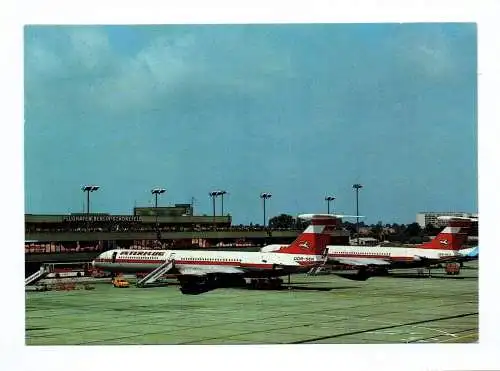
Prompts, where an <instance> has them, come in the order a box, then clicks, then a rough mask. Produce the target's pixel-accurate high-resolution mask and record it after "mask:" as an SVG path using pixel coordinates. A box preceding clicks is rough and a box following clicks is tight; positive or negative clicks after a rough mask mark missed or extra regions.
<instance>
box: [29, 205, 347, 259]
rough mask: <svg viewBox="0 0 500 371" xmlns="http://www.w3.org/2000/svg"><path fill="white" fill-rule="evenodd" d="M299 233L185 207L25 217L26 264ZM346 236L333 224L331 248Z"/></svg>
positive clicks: (219, 245)
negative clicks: (113, 251)
mask: <svg viewBox="0 0 500 371" xmlns="http://www.w3.org/2000/svg"><path fill="white" fill-rule="evenodd" d="M302 231H303V230H302V229H298V228H297V229H269V228H265V227H263V226H252V225H251V226H243V225H240V226H234V225H232V220H231V216H230V215H225V216H223V215H215V216H214V215H212V216H207V215H194V212H193V207H192V205H190V204H176V205H175V206H169V207H158V208H155V207H136V208H134V210H133V213H132V214H131V215H111V214H106V213H99V214H97V213H88V214H87V213H72V214H60V215H43V214H26V215H25V257H26V261H27V262H47V261H68V260H78V261H83V260H91V259H93V258H94V257H95V256H97V255H98V254H99V253H100V252H102V251H106V250H110V249H115V248H135V249H196V248H212V249H213V248H215V249H250V250H251V249H258V248H260V246H264V245H267V244H271V243H278V244H279V243H290V242H292V241H293V240H294V239H295V238H296V237H297V236H298V235H299V234H300V233H301V232H302ZM348 243H349V232H348V231H346V230H343V229H342V228H341V225H340V224H339V228H338V230H335V231H334V233H333V236H332V237H331V244H338V245H341V244H348Z"/></svg>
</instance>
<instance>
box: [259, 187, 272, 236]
mask: <svg viewBox="0 0 500 371" xmlns="http://www.w3.org/2000/svg"><path fill="white" fill-rule="evenodd" d="M272 196H273V195H272V194H271V193H269V192H262V193H261V194H260V198H262V205H263V209H264V228H265V227H266V224H267V223H266V200H267V199H269V198H271V197H272Z"/></svg>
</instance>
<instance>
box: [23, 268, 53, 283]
mask: <svg viewBox="0 0 500 371" xmlns="http://www.w3.org/2000/svg"><path fill="white" fill-rule="evenodd" d="M49 273H50V270H49V269H48V267H45V266H44V265H42V266H41V267H40V269H39V270H37V271H36V272H35V273H33V274H32V275H30V276H28V277H26V278H25V279H24V286H29V285H32V284H34V283H36V282H38V281H39V280H41V279H42V278H44V277H45V276H46V275H47V274H49Z"/></svg>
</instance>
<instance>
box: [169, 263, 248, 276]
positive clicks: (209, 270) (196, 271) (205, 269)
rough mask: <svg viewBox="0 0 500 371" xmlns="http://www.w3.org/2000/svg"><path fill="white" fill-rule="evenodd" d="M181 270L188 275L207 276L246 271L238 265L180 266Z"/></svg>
mask: <svg viewBox="0 0 500 371" xmlns="http://www.w3.org/2000/svg"><path fill="white" fill-rule="evenodd" d="M178 269H179V272H180V273H181V274H184V275H188V276H205V275H207V274H217V273H220V274H242V273H244V271H243V270H242V269H240V268H238V267H229V266H218V267H214V266H210V265H207V266H200V267H182V266H181V267H179V268H178Z"/></svg>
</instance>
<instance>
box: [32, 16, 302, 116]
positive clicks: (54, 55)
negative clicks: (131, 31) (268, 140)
mask: <svg viewBox="0 0 500 371" xmlns="http://www.w3.org/2000/svg"><path fill="white" fill-rule="evenodd" d="M209 31H210V30H206V32H196V33H195V32H191V33H189V32H184V33H181V32H177V33H175V32H173V33H168V34H164V35H161V36H155V37H154V38H152V39H151V40H150V41H149V42H147V43H145V44H144V45H142V47H140V48H139V49H138V50H137V51H135V52H133V53H120V52H119V51H118V50H116V48H115V47H114V45H113V43H112V42H111V40H110V37H109V34H108V33H107V32H106V29H105V28H104V27H93V26H90V27H57V28H56V30H51V32H39V30H37V29H36V28H32V29H31V30H30V32H31V33H32V34H35V35H36V34H37V33H38V32H39V35H38V37H32V38H30V39H28V40H27V45H26V75H27V90H28V89H29V90H30V94H31V95H30V96H31V98H32V99H37V100H45V99H54V98H55V99H59V100H61V101H68V100H70V101H71V102H73V104H76V103H78V102H80V103H81V104H83V105H86V104H88V105H89V107H91V106H92V105H96V107H98V108H100V109H104V110H109V111H111V112H119V111H127V110H130V109H138V108H139V109H154V108H155V104H157V103H158V102H162V103H163V104H164V103H165V102H169V101H171V100H175V97H176V96H178V95H179V94H181V95H182V94H185V93H186V92H189V94H195V95H197V96H202V95H204V94H205V95H213V94H217V93H218V92H222V93H227V91H233V92H234V93H236V94H250V95H258V94H260V93H262V92H263V91H265V89H266V88H268V87H270V86H271V87H272V86H273V85H275V84H276V79H278V80H279V79H283V78H285V79H286V78H290V77H291V76H293V66H292V65H291V61H290V58H289V57H288V56H287V54H286V53H282V51H280V50H278V49H279V48H277V47H276V45H273V44H272V43H271V42H269V40H266V39H265V38H260V39H258V40H254V39H252V42H251V43H250V42H249V43H247V44H246V45H245V40H244V39H243V40H242V39H240V38H238V37H235V34H234V33H233V34H231V32H229V33H228V34H229V35H228V36H225V34H224V33H220V34H219V33H217V32H215V33H214V35H211V34H210V32H209ZM226 34H227V33H226ZM54 39H57V41H58V42H54ZM236 49H238V53H236V52H235V50H236ZM241 50H243V51H242V52H240V51H241ZM48 85H51V86H52V87H49V88H47V86H48ZM49 95H52V96H51V97H50V98H49ZM68 97H71V99H69V98H68Z"/></svg>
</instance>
